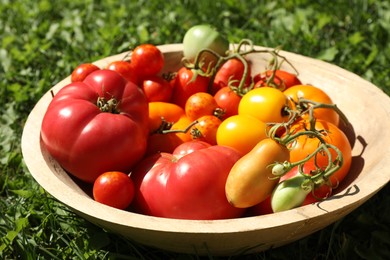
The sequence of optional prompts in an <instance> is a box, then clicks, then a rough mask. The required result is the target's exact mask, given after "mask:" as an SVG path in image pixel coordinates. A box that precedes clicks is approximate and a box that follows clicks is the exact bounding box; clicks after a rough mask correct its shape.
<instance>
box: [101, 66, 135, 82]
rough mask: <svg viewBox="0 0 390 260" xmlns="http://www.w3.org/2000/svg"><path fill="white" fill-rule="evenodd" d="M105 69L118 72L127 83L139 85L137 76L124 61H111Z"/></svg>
mask: <svg viewBox="0 0 390 260" xmlns="http://www.w3.org/2000/svg"><path fill="white" fill-rule="evenodd" d="M107 69H108V70H113V71H116V72H118V73H119V74H121V76H122V77H124V78H125V79H126V80H127V81H131V82H133V83H135V84H137V85H138V83H139V82H138V77H137V74H136V72H135V71H134V68H133V66H132V65H131V63H130V62H127V61H124V60H117V61H113V62H111V63H109V64H108V65H107Z"/></svg>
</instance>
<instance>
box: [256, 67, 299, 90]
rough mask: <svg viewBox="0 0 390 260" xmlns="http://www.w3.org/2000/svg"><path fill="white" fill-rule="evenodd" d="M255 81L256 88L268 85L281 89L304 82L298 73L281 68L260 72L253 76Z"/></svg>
mask: <svg viewBox="0 0 390 260" xmlns="http://www.w3.org/2000/svg"><path fill="white" fill-rule="evenodd" d="M253 81H254V82H255V86H254V88H258V87H265V86H268V87H274V88H277V89H280V90H281V91H284V90H286V89H288V88H290V87H292V86H295V85H300V84H302V83H301V80H300V79H299V78H298V76H297V75H296V74H294V73H291V72H288V71H285V70H280V69H279V70H275V71H274V70H268V71H266V72H262V73H258V74H256V75H255V76H254V77H253Z"/></svg>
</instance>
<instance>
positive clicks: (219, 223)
mask: <svg viewBox="0 0 390 260" xmlns="http://www.w3.org/2000/svg"><path fill="white" fill-rule="evenodd" d="M158 47H159V48H160V49H161V51H162V52H164V53H169V52H178V51H182V49H183V48H182V44H167V45H159V46H158ZM256 48H263V49H264V48H265V47H262V46H256ZM280 53H281V54H282V55H284V56H288V57H291V58H293V59H294V58H296V59H302V58H303V59H305V60H306V61H308V62H309V63H311V64H314V65H315V66H317V67H318V68H322V69H327V70H328V69H329V68H330V67H331V68H332V67H333V68H335V69H336V68H337V70H339V71H340V72H341V73H344V74H345V76H347V77H350V78H351V79H354V80H357V81H359V82H361V83H362V84H361V85H362V87H363V88H369V91H370V92H371V94H372V95H374V96H375V99H376V100H379V101H380V102H383V103H384V104H387V106H385V107H384V108H383V109H384V113H387V116H388V117H389V118H390V98H389V97H388V96H387V95H386V94H385V93H384V92H383V91H382V90H380V89H379V88H378V87H376V86H375V85H373V84H372V83H370V82H368V81H366V80H364V79H362V78H360V77H359V76H357V75H355V74H353V73H351V72H349V71H347V70H344V69H342V68H340V67H338V66H336V65H332V64H329V63H326V62H324V61H320V60H316V59H314V58H310V57H305V56H302V55H299V54H296V53H292V52H287V51H280ZM124 54H126V53H121V54H116V55H113V56H109V57H106V58H103V59H100V60H98V61H95V62H94V64H97V65H99V66H102V65H104V64H107V62H108V61H110V60H115V59H118V58H119V57H123V55H124ZM69 82H70V76H68V77H67V78H65V79H63V80H62V81H60V82H59V83H57V84H55V86H53V87H52V88H51V89H50V90H49V91H48V92H46V93H45V94H44V95H43V96H42V98H41V99H40V100H39V101H38V102H37V104H36V105H35V107H34V108H33V109H32V111H31V113H30V115H29V116H28V118H27V120H26V122H25V125H24V129H23V133H22V139H21V147H22V153H23V157H24V161H25V164H26V165H27V168H28V170H29V171H30V173H31V175H32V176H33V178H34V179H35V180H36V181H37V182H38V183H39V184H40V185H41V186H42V187H43V188H44V189H45V190H46V191H47V192H48V193H49V194H51V195H52V196H53V197H54V198H56V199H57V200H59V201H60V202H62V203H63V204H65V205H67V206H68V207H70V208H72V209H73V210H75V211H77V212H79V213H81V214H83V215H85V216H88V217H90V218H93V219H98V220H100V221H103V222H110V223H112V224H114V225H121V226H128V227H132V228H135V229H148V230H154V231H163V232H175V233H182V232H183V230H185V232H186V233H236V232H245V231H250V230H259V229H269V228H273V227H277V226H284V225H289V224H292V223H298V222H302V221H303V222H305V221H306V220H308V219H312V218H319V217H321V216H324V215H327V214H330V213H337V214H341V215H342V214H345V212H347V213H348V212H350V211H352V210H353V208H351V207H352V206H353V204H359V205H361V204H362V203H364V202H365V201H366V200H368V199H369V198H370V197H372V196H373V195H374V194H375V193H376V192H377V191H379V190H380V189H381V188H382V187H384V186H385V185H386V184H387V183H388V182H389V180H390V171H386V169H385V165H386V161H387V162H388V161H390V150H389V149H387V151H384V153H383V156H382V158H380V159H379V161H378V163H377V164H376V165H375V166H374V168H373V169H372V171H376V172H379V173H380V174H378V175H377V176H376V178H369V176H364V177H363V178H362V179H361V180H360V181H359V182H358V183H355V184H354V185H352V186H350V187H347V188H346V189H344V190H343V191H345V192H344V193H341V194H339V195H338V196H337V197H334V198H333V197H330V198H329V199H326V200H324V201H322V202H318V203H315V204H310V205H306V206H302V207H299V208H295V209H292V210H288V211H283V212H278V213H273V214H268V215H260V216H250V217H243V218H235V219H223V220H182V219H170V218H160V217H153V216H146V215H142V214H138V213H133V212H128V211H124V210H118V209H115V208H112V207H109V206H106V205H103V204H100V203H98V202H95V201H94V200H93V199H92V198H89V197H86V196H85V194H83V191H81V190H74V189H67V190H66V191H64V190H62V189H60V188H59V186H58V184H56V183H57V182H58V176H57V175H56V174H51V175H50V174H47V173H48V172H50V171H51V168H50V167H49V166H48V165H47V157H45V156H44V151H42V149H41V143H40V125H41V122H42V118H43V113H42V111H45V108H46V107H47V105H48V102H49V100H50V98H51V94H50V92H51V91H57V90H58V89H59V88H60V87H62V86H64V85H66V84H68V83H69ZM387 135H388V136H390V135H389V134H387ZM389 139H390V138H389ZM387 143H389V142H387ZM37 147H39V150H38V151H37V150H35V149H36V148H37ZM58 166H59V165H57V166H55V167H58ZM42 173H43V174H42ZM65 174H66V173H65ZM66 175H67V174H66ZM63 177H64V178H69V179H70V177H69V176H63ZM357 184H359V185H362V186H364V189H362V188H361V186H360V187H359V185H357ZM60 186H61V185H60ZM353 189H360V190H359V192H358V193H354V190H353ZM351 193H354V196H348V195H350V194H351ZM83 205H88V207H85V206H84V207H83ZM346 205H347V206H346ZM97 212H98V213H99V215H96V213H97ZM146 223H147V225H145V224H146ZM264 223H266V224H264ZM270 223H271V224H270Z"/></svg>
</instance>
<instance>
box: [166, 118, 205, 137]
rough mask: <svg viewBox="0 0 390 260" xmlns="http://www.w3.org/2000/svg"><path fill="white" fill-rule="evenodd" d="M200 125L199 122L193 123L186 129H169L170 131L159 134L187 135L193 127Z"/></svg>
mask: <svg viewBox="0 0 390 260" xmlns="http://www.w3.org/2000/svg"><path fill="white" fill-rule="evenodd" d="M197 123H198V120H195V121H193V122H192V123H191V124H189V125H188V126H187V127H186V128H184V129H168V130H162V131H161V132H159V133H160V134H169V133H187V132H188V131H189V130H190V129H191V127H193V126H194V125H195V124H197Z"/></svg>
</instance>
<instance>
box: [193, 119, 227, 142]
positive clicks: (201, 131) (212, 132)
mask: <svg viewBox="0 0 390 260" xmlns="http://www.w3.org/2000/svg"><path fill="white" fill-rule="evenodd" d="M197 121H198V122H197V123H196V124H195V125H194V126H193V127H192V128H191V132H190V133H191V135H192V139H195V140H200V141H204V142H207V143H209V144H211V145H216V144H217V137H216V136H217V130H218V127H219V126H220V125H221V119H219V118H218V117H216V116H213V115H206V116H202V117H200V118H198V119H197Z"/></svg>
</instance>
